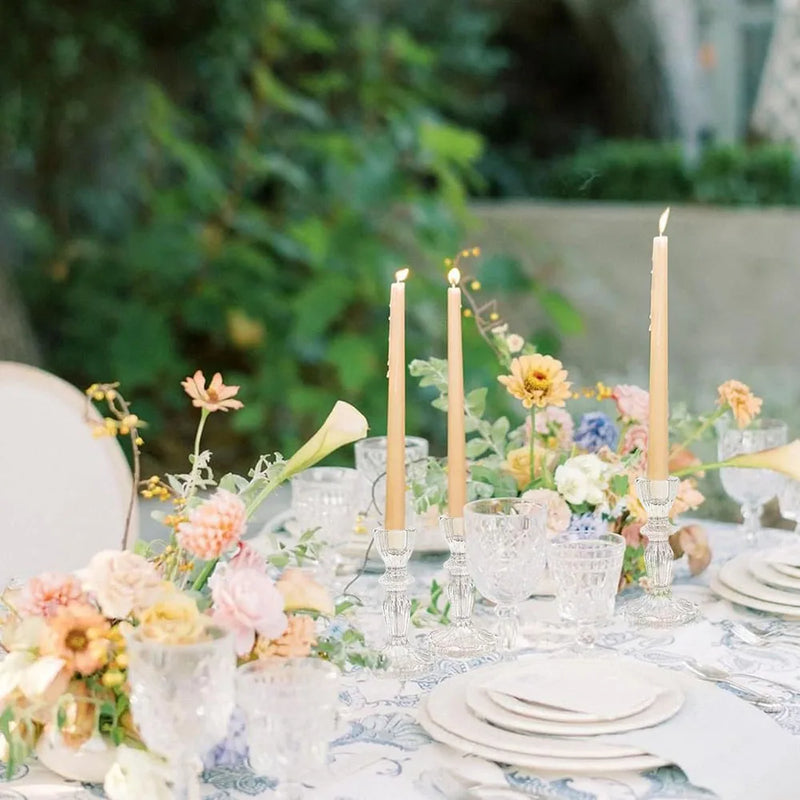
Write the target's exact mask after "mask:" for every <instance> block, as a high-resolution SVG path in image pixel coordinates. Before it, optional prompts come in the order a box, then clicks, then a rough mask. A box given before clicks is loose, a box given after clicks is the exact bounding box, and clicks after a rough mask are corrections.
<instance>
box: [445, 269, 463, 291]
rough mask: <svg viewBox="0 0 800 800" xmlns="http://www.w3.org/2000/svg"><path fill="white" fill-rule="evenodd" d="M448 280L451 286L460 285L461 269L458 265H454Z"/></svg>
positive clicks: (448, 274)
mask: <svg viewBox="0 0 800 800" xmlns="http://www.w3.org/2000/svg"><path fill="white" fill-rule="evenodd" d="M447 280H449V281H450V285H451V286H453V287H455V286H458V284H459V281H460V280H461V270H460V269H459V268H458V267H453V269H451V270H450V272H448V273H447Z"/></svg>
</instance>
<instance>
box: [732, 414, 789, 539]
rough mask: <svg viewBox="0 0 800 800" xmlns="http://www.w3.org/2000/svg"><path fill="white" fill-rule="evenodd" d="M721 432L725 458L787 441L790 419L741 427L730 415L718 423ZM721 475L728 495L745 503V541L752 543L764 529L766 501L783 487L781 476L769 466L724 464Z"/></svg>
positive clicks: (755, 451) (742, 505) (761, 421)
mask: <svg viewBox="0 0 800 800" xmlns="http://www.w3.org/2000/svg"><path fill="white" fill-rule="evenodd" d="M717 436H718V441H717V450H718V455H719V460H720V461H725V460H727V459H729V458H732V457H733V456H737V455H740V454H742V453H757V452H759V451H761V450H768V449H769V448H771V447H778V446H779V445H782V444H786V438H787V432H786V423H785V422H781V421H780V420H777V419H760V420H756V421H755V422H753V423H752V424H751V425H750V426H749V427H747V428H737V427H735V426H734V425H732V424H731V419H730V417H723V418H722V419H720V420H719V422H718V423H717ZM720 479H721V481H722V488H723V489H724V490H725V492H726V493H727V494H728V496H729V497H731V498H732V499H734V500H736V502H737V503H740V504H741V513H742V520H743V529H744V533H745V542H746V544H747V545H748V546H750V547H752V546H754V545H755V544H756V541H757V535H758V531H759V530H760V529H761V513H762V511H763V510H764V503H766V502H767V500H769V499H770V498H772V497H774V496H775V495H776V494H777V493H778V491H779V490H780V482H781V477H780V475H778V473H777V472H773V471H772V470H769V469H749V468H744V467H723V468H722V469H720Z"/></svg>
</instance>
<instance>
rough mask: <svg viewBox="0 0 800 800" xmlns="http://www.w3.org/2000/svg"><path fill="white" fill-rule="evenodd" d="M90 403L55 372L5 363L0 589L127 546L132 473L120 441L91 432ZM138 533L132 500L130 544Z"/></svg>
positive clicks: (0, 385) (1, 380)
mask: <svg viewBox="0 0 800 800" xmlns="http://www.w3.org/2000/svg"><path fill="white" fill-rule="evenodd" d="M86 408H87V404H86V397H85V395H84V394H83V393H82V392H80V391H79V390H78V389H76V388H75V387H74V386H71V385H70V384H68V383H66V382H65V381H63V380H61V379H60V378H57V377H56V376H55V375H51V374H49V373H47V372H44V371H42V370H40V369H37V368H35V367H30V366H27V365H25V364H16V363H13V362H8V361H0V589H1V588H2V587H3V586H5V585H6V584H7V583H8V582H9V581H10V580H12V579H15V578H18V579H23V580H24V579H27V578H29V577H31V576H32V575H35V574H37V573H39V572H42V571H59V572H70V571H73V570H75V569H79V568H80V567H83V566H85V565H86V563H87V562H88V560H89V559H90V558H91V556H92V555H93V554H94V553H96V552H97V551H98V550H102V549H108V548H119V547H121V543H122V540H123V534H124V530H125V520H126V516H127V513H128V508H129V504H130V500H131V490H132V477H131V471H130V469H129V467H128V463H127V460H126V458H125V455H124V453H123V451H122V448H121V447H120V445H119V443H118V442H117V441H115V440H114V439H113V438H109V437H101V438H96V437H95V436H93V435H92V428H91V426H90V425H89V424H88V422H87V420H86ZM91 413H92V414H93V416H94V418H95V419H98V420H99V419H101V416H100V415H99V414H97V412H95V411H92V412H91ZM137 533H138V513H137V508H136V504H134V509H133V516H132V518H131V531H130V535H129V537H128V542H129V546H132V544H133V543H134V542H135V541H136V535H137Z"/></svg>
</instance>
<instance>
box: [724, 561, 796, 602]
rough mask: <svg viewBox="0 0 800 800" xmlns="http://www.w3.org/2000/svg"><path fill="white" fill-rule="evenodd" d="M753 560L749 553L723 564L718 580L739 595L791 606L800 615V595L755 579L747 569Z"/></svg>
mask: <svg viewBox="0 0 800 800" xmlns="http://www.w3.org/2000/svg"><path fill="white" fill-rule="evenodd" d="M751 558H752V556H751V555H750V554H749V553H743V554H742V555H740V556H737V557H736V558H733V559H731V560H730V561H728V563H727V564H723V565H722V566H721V567H720V569H719V572H718V573H717V577H718V579H719V580H720V581H721V582H722V583H724V584H725V585H726V586H727V587H729V588H730V589H733V590H734V591H735V592H738V593H739V594H744V595H747V596H748V597H753V598H755V599H756V600H765V601H766V602H767V603H778V604H779V605H783V606H790V607H792V608H794V609H795V613H796V614H800V594H798V593H797V592H790V591H788V590H786V589H776V588H775V587H774V586H767V585H766V584H763V583H761V581H759V580H757V579H756V578H754V577H753V575H751V574H750V571H749V570H748V568H747V564H748V561H750V559H751Z"/></svg>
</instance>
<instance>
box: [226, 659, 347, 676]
mask: <svg viewBox="0 0 800 800" xmlns="http://www.w3.org/2000/svg"><path fill="white" fill-rule="evenodd" d="M295 668H299V669H300V670H302V672H301V673H300V674H303V675H306V676H308V677H311V678H314V679H315V680H325V681H333V680H336V679H338V677H339V675H340V671H339V669H337V667H336V666H335V665H334V664H331V663H330V662H329V661H325V660H324V659H321V658H311V657H307V658H281V659H269V660H265V659H256V660H255V661H248V662H247V663H246V664H242V665H241V666H239V667H237V668H236V676H237V680H241V679H247V678H249V677H251V676H258V675H279V674H288V673H289V670H291V669H295Z"/></svg>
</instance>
